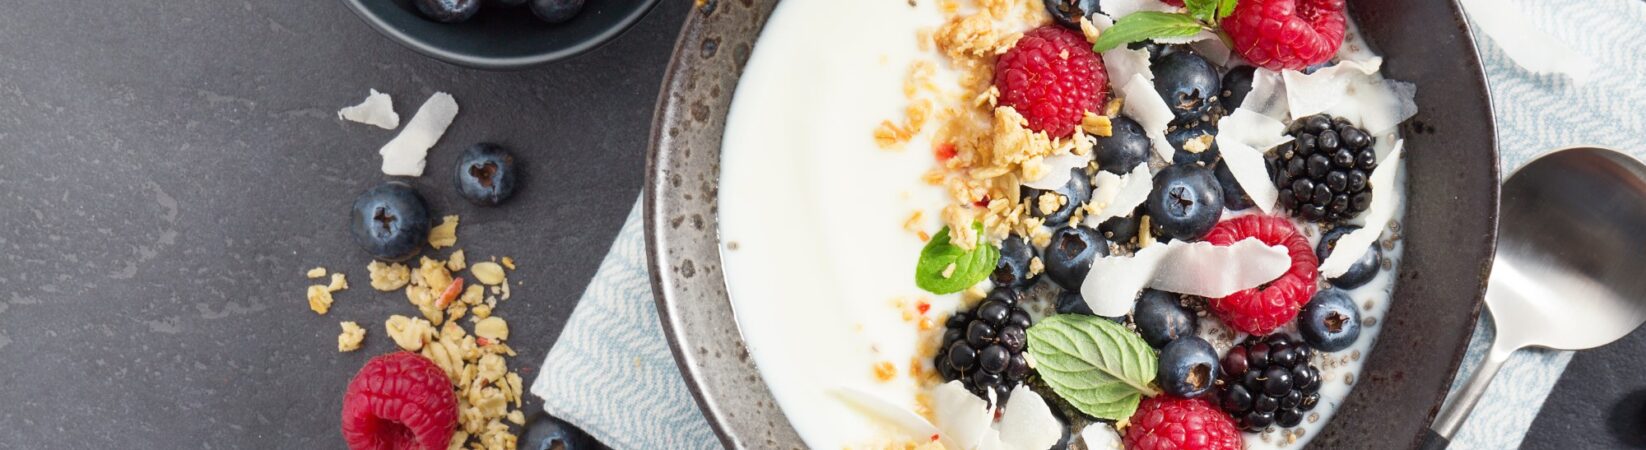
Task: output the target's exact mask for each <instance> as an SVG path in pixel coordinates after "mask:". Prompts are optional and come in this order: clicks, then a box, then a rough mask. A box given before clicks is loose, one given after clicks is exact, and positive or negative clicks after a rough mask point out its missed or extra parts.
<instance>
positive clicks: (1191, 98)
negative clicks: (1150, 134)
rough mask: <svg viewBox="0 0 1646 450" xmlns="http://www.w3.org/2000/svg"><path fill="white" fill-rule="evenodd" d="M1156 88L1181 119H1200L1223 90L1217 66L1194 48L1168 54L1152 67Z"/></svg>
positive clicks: (1214, 103) (1209, 109) (1179, 119)
mask: <svg viewBox="0 0 1646 450" xmlns="http://www.w3.org/2000/svg"><path fill="white" fill-rule="evenodd" d="M1151 68H1152V69H1153V70H1154V89H1155V92H1157V93H1159V94H1160V98H1161V99H1164V100H1166V106H1167V107H1169V108H1171V110H1172V114H1174V115H1175V116H1176V117H1177V120H1178V121H1190V120H1196V119H1200V118H1201V117H1202V116H1204V115H1206V113H1208V112H1210V111H1211V109H1212V107H1213V106H1215V105H1217V103H1218V100H1217V95H1218V94H1219V93H1221V92H1222V91H1223V88H1222V83H1223V82H1222V80H1221V79H1220V78H1219V77H1218V75H1217V68H1216V67H1213V66H1212V63H1211V62H1208V61H1206V58H1202V57H1200V55H1197V54H1195V53H1194V52H1191V51H1176V52H1171V53H1167V54H1165V55H1162V56H1161V57H1160V60H1159V61H1157V62H1155V63H1154V64H1153V67H1151Z"/></svg>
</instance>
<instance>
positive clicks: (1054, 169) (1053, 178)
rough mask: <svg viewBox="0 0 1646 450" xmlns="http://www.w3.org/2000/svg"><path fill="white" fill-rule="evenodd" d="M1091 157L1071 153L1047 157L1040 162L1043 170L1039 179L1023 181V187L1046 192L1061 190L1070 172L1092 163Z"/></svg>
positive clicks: (1089, 154)
mask: <svg viewBox="0 0 1646 450" xmlns="http://www.w3.org/2000/svg"><path fill="white" fill-rule="evenodd" d="M1091 155H1092V154H1091V153H1090V152H1087V153H1086V155H1085V156H1081V155H1076V154H1073V153H1066V154H1062V155H1053V156H1048V157H1046V158H1044V159H1042V160H1041V164H1042V165H1044V166H1045V170H1044V171H1042V172H1041V176H1040V179H1038V180H1029V181H1024V182H1023V185H1024V186H1028V187H1032V188H1035V189H1040V190H1046V191H1050V190H1055V189H1058V188H1061V187H1063V185H1065V184H1068V183H1069V177H1070V176H1071V175H1070V171H1071V170H1073V169H1075V168H1080V167H1086V164H1089V163H1091V162H1092V158H1091Z"/></svg>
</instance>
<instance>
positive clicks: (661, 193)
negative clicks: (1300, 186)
mask: <svg viewBox="0 0 1646 450" xmlns="http://www.w3.org/2000/svg"><path fill="white" fill-rule="evenodd" d="M717 3H718V4H720V5H721V6H720V7H719V8H720V9H725V8H726V7H727V6H733V7H736V6H737V5H733V3H734V2H727V1H716V0H709V1H708V2H706V3H704V2H700V3H699V5H700V6H699V7H698V8H697V10H698V11H696V12H697V14H689V15H688V17H687V18H686V20H685V24H684V26H683V27H682V29H681V31H680V33H679V37H678V39H677V41H676V46H675V49H674V53H673V54H672V56H671V59H670V63H669V66H668V68H667V69H666V71H665V75H664V78H663V80H662V89H660V91H659V94H658V102H657V108H656V110H655V111H654V117H653V123H652V127H651V135H650V139H651V140H650V144H649V148H648V153H647V167H646V177H647V178H646V182H645V184H644V191H643V193H642V202H643V205H642V208H643V211H644V212H643V216H644V217H643V223H642V225H643V227H644V234H645V238H646V244H647V246H646V257H647V264H648V277H649V280H650V282H651V283H650V284H651V288H652V293H653V296H654V301H655V305H656V307H657V311H658V316H659V320H660V321H661V322H662V329H663V332H664V334H665V337H666V339H667V341H668V343H669V346H670V350H671V352H672V353H673V354H674V356H675V362H676V364H677V366H678V368H679V369H680V372H681V374H682V377H683V379H684V380H683V381H684V382H685V383H686V385H687V387H688V390H689V391H690V393H691V395H692V397H693V399H694V400H696V402H697V405H698V408H699V410H700V412H701V413H702V414H703V416H704V418H705V419H706V420H707V422H708V423H709V425H710V427H711V428H712V429H713V431H714V432H715V434H716V435H717V436H718V437H719V438H720V441H721V443H722V445H724V446H725V447H727V448H778V447H783V446H788V445H790V444H789V443H791V442H797V443H798V442H802V441H800V440H799V435H798V433H797V432H796V431H795V430H794V428H793V426H792V425H791V424H790V423H789V422H788V420H787V416H786V415H785V414H783V412H782V410H781V409H780V408H779V406H778V405H777V404H776V402H775V400H774V398H773V397H772V394H771V393H770V391H769V388H768V387H767V386H766V384H765V381H764V379H763V376H762V375H761V374H760V373H759V372H758V369H757V368H756V367H755V364H754V362H753V361H752V359H751V358H750V356H749V353H748V351H747V348H746V347H745V346H744V344H743V341H742V334H741V330H740V329H739V328H738V327H737V325H736V324H735V323H732V324H730V325H729V326H728V325H726V324H725V323H724V320H723V319H724V318H725V317H732V318H734V319H735V317H736V315H735V311H733V310H731V306H730V301H729V297H728V296H727V293H726V287H725V284H724V277H723V273H721V272H720V267H721V266H720V258H721V254H720V252H721V251H722V248H721V246H720V237H719V235H718V232H719V230H718V224H717V222H718V215H717V211H718V208H717V206H716V202H717V195H718V173H719V160H718V155H719V150H720V149H719V148H718V142H719V140H718V137H716V138H715V139H714V140H713V142H714V143H715V144H714V145H715V147H714V148H702V147H698V148H695V149H694V147H692V146H690V145H685V144H683V143H682V142H680V141H685V143H686V144H689V143H690V141H691V139H692V137H695V136H697V135H702V134H705V133H704V132H702V131H701V130H700V129H703V128H714V129H719V128H720V127H723V126H724V120H725V116H726V114H725V112H726V111H721V110H719V108H720V107H715V108H714V109H711V108H710V107H709V105H706V104H705V100H709V102H708V103H711V104H712V103H713V102H719V101H725V102H726V103H728V104H729V102H730V100H729V99H723V98H722V97H721V96H722V95H727V96H729V95H731V93H732V92H733V90H734V89H735V87H736V82H737V80H738V79H739V78H740V74H741V72H742V69H743V66H744V65H745V64H746V63H747V60H748V58H749V56H750V53H751V52H752V44H753V41H754V40H755V39H756V38H757V37H758V35H759V32H760V31H761V30H762V29H763V28H764V25H765V19H766V18H769V15H770V12H771V11H769V10H768V11H765V12H764V13H762V14H759V17H760V19H761V20H759V21H758V22H757V23H754V24H752V25H751V24H747V23H738V24H734V25H726V24H725V22H728V21H718V22H720V23H716V21H713V20H710V19H712V18H714V16H715V15H716V13H717V10H716V6H715V5H716V4H717ZM738 3H742V5H741V7H743V8H744V9H755V8H762V7H765V8H770V7H773V6H775V4H773V5H767V2H764V1H744V2H738ZM1444 5H1445V6H1442V8H1448V9H1449V10H1450V11H1451V12H1452V13H1453V14H1452V16H1451V17H1447V18H1445V19H1443V20H1447V21H1450V22H1454V23H1453V24H1452V25H1454V26H1456V27H1457V30H1458V32H1459V33H1460V36H1461V39H1460V41H1461V43H1460V45H1461V50H1462V52H1461V53H1462V54H1461V55H1458V56H1460V57H1462V58H1466V64H1467V65H1468V66H1469V69H1468V70H1469V72H1470V73H1468V76H1470V78H1473V80H1471V82H1473V83H1474V84H1476V85H1477V87H1478V89H1470V92H1473V93H1474V94H1477V95H1479V97H1480V99H1481V103H1482V104H1483V105H1482V106H1484V108H1482V109H1481V111H1480V112H1481V113H1483V114H1484V117H1483V119H1484V120H1481V121H1479V122H1480V125H1479V126H1480V127H1483V128H1484V130H1483V132H1484V134H1485V139H1487V141H1486V142H1484V143H1483V146H1484V147H1486V148H1485V150H1484V152H1485V153H1487V154H1489V155H1490V157H1491V162H1490V163H1489V164H1487V167H1486V168H1485V169H1486V171H1485V172H1483V173H1479V174H1477V175H1478V176H1475V177H1471V178H1475V180H1473V181H1472V184H1470V186H1475V184H1473V182H1483V181H1482V180H1479V178H1489V179H1490V180H1492V181H1493V183H1491V185H1490V187H1485V186H1484V185H1481V186H1479V187H1481V188H1482V191H1481V192H1480V193H1479V194H1478V197H1479V198H1474V199H1472V200H1480V201H1486V202H1489V204H1485V205H1473V206H1474V207H1476V208H1478V209H1479V211H1478V212H1479V213H1480V214H1481V217H1479V218H1478V219H1479V220H1478V221H1479V222H1485V224H1486V225H1485V228H1484V229H1483V230H1479V231H1472V228H1471V231H1469V232H1470V233H1480V234H1477V235H1473V236H1469V237H1471V238H1473V240H1472V241H1468V242H1465V243H1462V244H1459V245H1464V246H1467V247H1466V248H1467V249H1468V250H1469V251H1467V252H1465V253H1467V254H1468V256H1465V257H1463V258H1464V259H1467V260H1468V261H1467V262H1475V263H1478V266H1470V267H1467V268H1466V271H1467V272H1469V273H1470V274H1471V275H1470V276H1467V277H1466V278H1468V279H1470V280H1473V281H1474V283H1473V284H1468V282H1467V281H1460V282H1458V283H1454V284H1455V286H1450V287H1452V288H1455V289H1453V290H1455V291H1457V292H1456V293H1457V294H1466V295H1469V298H1468V299H1467V302H1468V303H1467V304H1466V305H1464V306H1463V307H1462V309H1461V310H1458V309H1456V308H1452V309H1450V310H1451V312H1453V313H1457V314H1460V315H1465V316H1466V319H1467V324H1468V325H1466V328H1462V329H1460V330H1458V331H1459V332H1460V333H1461V339H1462V340H1461V342H1459V343H1458V344H1457V345H1456V348H1448V349H1445V351H1443V352H1442V353H1446V354H1448V356H1449V358H1448V359H1447V360H1445V361H1442V362H1436V363H1435V366H1436V367H1437V368H1438V371H1439V372H1440V373H1441V375H1442V376H1444V377H1445V381H1446V382H1445V383H1443V384H1445V385H1448V386H1449V385H1450V381H1454V379H1455V378H1456V375H1457V371H1458V368H1459V365H1460V364H1461V363H1462V359H1463V354H1464V351H1465V350H1466V348H1467V344H1468V342H1469V340H1470V339H1471V336H1472V335H1473V334H1474V330H1475V324H1476V323H1478V320H1479V314H1480V312H1481V309H1482V308H1483V305H1484V301H1483V299H1484V294H1485V289H1486V282H1485V280H1486V277H1487V275H1488V274H1489V273H1490V270H1491V255H1492V253H1493V252H1494V251H1495V246H1496V231H1497V223H1498V216H1497V214H1498V210H1497V200H1498V196H1499V188H1500V187H1501V180H1502V176H1501V175H1502V174H1501V170H1502V168H1501V159H1500V154H1499V151H1498V150H1499V149H1498V143H1499V141H1498V139H1497V133H1496V129H1497V124H1496V121H1495V115H1494V114H1493V113H1492V111H1493V109H1494V105H1493V104H1492V101H1491V95H1490V94H1491V89H1490V85H1489V79H1487V77H1486V73H1485V66H1484V64H1483V63H1482V61H1481V58H1480V54H1479V48H1478V46H1477V44H1476V42H1474V39H1473V33H1472V31H1471V27H1470V24H1469V23H1468V21H1467V20H1465V19H1463V16H1462V14H1463V13H1462V10H1461V8H1460V7H1459V5H1458V3H1457V0H1448V1H1446V2H1445V3H1444ZM725 27H741V28H735V31H737V32H747V33H752V34H754V35H755V37H743V36H739V35H737V34H736V33H735V32H727V30H723V29H721V28H725ZM745 38H746V39H747V40H746V41H745V40H744V39H745ZM710 44H718V47H721V48H726V47H732V46H733V45H734V44H735V45H736V51H735V52H725V51H722V52H720V53H721V54H722V55H723V54H725V53H733V54H734V56H733V57H734V58H736V59H735V60H734V63H733V67H732V70H734V72H733V73H734V74H738V75H739V76H731V77H725V76H723V75H719V74H717V73H715V72H714V69H713V68H710V69H705V70H697V69H700V68H699V67H694V64H698V63H703V62H704V60H709V59H712V58H713V57H714V56H715V54H714V49H713V48H710V46H709V45H710ZM1372 45H1373V46H1374V47H1376V45H1377V43H1376V42H1373V43H1372ZM699 65H706V64H699ZM719 78H731V83H730V84H729V85H727V84H726V82H725V81H724V80H722V79H719ZM703 84H708V85H710V86H712V87H713V90H712V94H711V95H712V98H709V99H705V98H702V97H693V96H689V95H684V94H682V93H681V92H679V91H680V89H676V88H684V89H685V90H688V91H708V90H709V89H710V88H706V87H703V86H701V85H703ZM723 91H724V92H723ZM1475 91H1478V92H1475ZM1420 92H1421V91H1420ZM696 93H697V94H702V92H696ZM1465 94H1467V93H1465ZM716 121H718V125H716ZM683 125H684V126H683ZM1428 131H1429V132H1430V133H1433V128H1432V127H1430V128H1429V129H1428ZM1407 133H1413V131H1411V130H1407ZM714 135H715V136H718V133H717V132H716V133H715V134H714ZM699 144H702V145H705V146H707V144H704V143H701V142H699ZM694 150H696V151H697V152H698V153H699V154H698V156H697V158H693V155H692V154H693V153H694ZM706 156H713V157H714V158H713V159H714V160H713V161H708V162H703V161H697V162H693V161H692V160H693V159H697V160H703V159H707V157H706ZM690 166H703V167H698V168H693V167H690ZM702 172H708V174H709V178H707V179H701V178H687V179H685V180H682V176H685V177H698V176H701V175H702ZM699 182H701V183H702V184H701V185H698V184H697V183H699ZM1407 184H1408V186H1410V185H1411V184H1412V180H1411V179H1408V180H1407ZM694 195H695V196H698V198H694ZM1414 207H1415V206H1414V200H1412V199H1409V200H1408V201H1407V205H1406V209H1407V211H1408V213H1410V212H1411V211H1412V208H1414ZM698 214H701V215H702V216H703V217H698ZM1428 215H1429V216H1434V214H1432V213H1431V214H1428ZM688 216H690V217H691V218H692V220H691V221H690V222H686V223H687V224H691V225H695V226H690V227H689V226H682V221H684V219H686V218H687V217H688ZM1409 220H1410V219H1407V220H1403V221H1402V223H1401V225H1402V226H1405V225H1407V221H1409ZM692 222H696V223H695V224H693V223H692ZM704 223H707V225H706V226H705V225H704ZM694 228H695V229H694ZM1426 247H1436V246H1435V245H1432V244H1431V245H1427V246H1426ZM1437 253H1439V252H1437ZM1477 253H1483V254H1484V255H1483V260H1481V261H1476V259H1478V258H1475V256H1476V255H1475V254H1477ZM1408 256H1411V255H1408ZM1425 256H1427V255H1425ZM692 258H699V259H696V260H695V261H696V263H695V266H696V267H693V266H694V260H693V259H692ZM1428 258H1436V257H1433V256H1428ZM1438 258H1439V259H1446V258H1448V257H1446V256H1440V257H1438ZM1408 267H1411V266H1410V265H1403V266H1402V270H1401V271H1400V273H1399V275H1400V276H1401V277H1402V278H1407V277H1408V275H1409V274H1408V273H1407V270H1406V269H1407V268H1408ZM1412 270H1416V268H1412ZM1472 274H1478V275H1472ZM693 275H697V276H696V277H695V278H694V277H693ZM1410 275H1413V276H1415V275H1416V274H1410ZM1414 288H1417V286H1414V285H1413V283H1409V282H1408V283H1399V284H1397V285H1396V291H1395V292H1394V295H1395V296H1402V293H1403V292H1406V291H1411V290H1418V291H1422V290H1423V289H1420V288H1418V289H1414ZM1419 295H1426V294H1419ZM705 296H707V297H717V299H708V300H705V299H694V298H696V297H705ZM1405 303H1411V302H1405ZM1399 305H1401V303H1397V304H1396V308H1394V309H1392V310H1391V311H1390V314H1391V315H1390V317H1387V318H1386V319H1394V318H1395V317H1394V316H1393V314H1394V313H1395V312H1396V311H1398V310H1402V309H1404V308H1400V307H1399ZM703 309H708V310H712V311H709V312H705V311H703ZM715 312H718V313H719V314H723V315H722V316H719V317H716V319H720V322H711V321H704V320H701V319H692V318H691V317H692V316H702V315H704V314H710V313H715ZM1455 318H1456V317H1454V319H1455ZM1448 323H1449V322H1448ZM728 337H730V339H728ZM712 338H719V339H718V340H717V339H712ZM725 341H730V343H729V344H728V343H727V342H725ZM1391 345H1392V343H1391ZM1391 345H1384V348H1391ZM722 352H724V353H726V354H725V355H724V356H723V355H722ZM1394 353H1395V352H1392V351H1383V352H1372V354H1371V355H1370V357H1371V358H1378V357H1379V356H1380V355H1381V356H1382V357H1392V355H1393V354H1394ZM1367 364H1368V368H1369V369H1368V370H1366V371H1363V373H1362V374H1361V375H1362V377H1368V376H1369V377H1371V378H1370V379H1371V380H1373V381H1377V380H1376V378H1377V377H1379V376H1380V375H1383V378H1385V380H1387V379H1388V378H1390V377H1389V376H1387V375H1389V374H1379V373H1374V372H1373V371H1371V369H1370V368H1371V367H1373V366H1372V365H1371V364H1372V362H1371V361H1368V363H1367ZM1403 377H1404V372H1403V371H1402V370H1398V369H1397V370H1395V371H1394V374H1393V378H1395V379H1400V378H1403ZM1360 384H1368V383H1359V384H1357V389H1355V390H1354V391H1352V392H1351V393H1350V397H1349V398H1348V399H1347V400H1346V401H1347V402H1348V403H1349V404H1350V405H1351V406H1353V405H1354V403H1355V402H1356V401H1358V402H1359V403H1361V404H1365V403H1367V402H1366V401H1365V400H1364V399H1360V398H1359V397H1364V396H1365V395H1370V393H1369V391H1370V390H1373V389H1372V388H1373V386H1360ZM1370 384H1372V385H1374V386H1375V385H1377V383H1370ZM1447 393H1448V389H1447V388H1445V387H1444V386H1442V387H1440V388H1439V389H1438V390H1437V391H1434V392H1430V391H1428V390H1427V389H1425V390H1423V391H1422V392H1419V393H1417V394H1414V396H1416V397H1420V398H1419V399H1417V400H1419V401H1421V402H1422V403H1425V404H1427V407H1426V409H1425V410H1421V411H1412V412H1413V413H1415V415H1413V416H1411V417H1421V419H1422V424H1423V429H1427V427H1428V426H1429V424H1430V422H1431V421H1432V420H1433V418H1434V416H1435V414H1436V413H1437V412H1438V409H1439V408H1440V406H1441V405H1442V403H1443V402H1444V401H1445V399H1446V396H1447ZM1362 406H1363V405H1362ZM1336 422H1337V421H1334V424H1336ZM1341 428H1350V427H1344V426H1341V425H1340V426H1336V427H1334V426H1328V427H1327V428H1326V430H1325V431H1327V433H1326V435H1324V436H1316V437H1317V439H1315V441H1314V443H1311V446H1319V445H1322V444H1324V445H1326V446H1333V445H1347V446H1349V447H1364V448H1386V447H1413V448H1415V447H1416V445H1417V444H1418V439H1419V438H1420V437H1421V434H1413V435H1412V436H1409V441H1403V437H1402V436H1393V435H1388V434H1387V433H1388V432H1390V431H1393V430H1388V429H1365V427H1353V428H1354V429H1353V430H1347V431H1344V430H1339V432H1333V430H1334V429H1341ZM1399 431H1402V432H1404V431H1415V430H1406V429H1405V428H1401V429H1400V430H1399ZM1345 434H1347V435H1351V436H1354V435H1359V436H1381V438H1380V439H1376V440H1375V441H1377V442H1370V441H1360V442H1351V443H1345V442H1341V441H1340V440H1338V439H1337V438H1339V437H1342V436H1341V435H1345ZM801 445H802V446H797V447H794V448H804V447H803V444H801Z"/></svg>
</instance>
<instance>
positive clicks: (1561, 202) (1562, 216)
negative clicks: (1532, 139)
mask: <svg viewBox="0 0 1646 450" xmlns="http://www.w3.org/2000/svg"><path fill="white" fill-rule="evenodd" d="M1502 202H1503V203H1502V214H1501V216H1500V217H1501V220H1500V221H1499V223H1498V244H1497V256H1496V257H1495V258H1494V259H1493V262H1492V274H1491V278H1490V280H1488V281H1487V288H1486V307H1487V308H1488V309H1489V310H1490V311H1491V313H1492V323H1493V324H1494V328H1496V330H1497V338H1496V339H1495V340H1494V341H1492V346H1491V348H1490V349H1489V350H1488V351H1487V352H1486V358H1485V359H1484V360H1483V361H1481V363H1480V367H1478V368H1476V369H1475V372H1474V375H1473V376H1471V377H1470V378H1469V383H1468V384H1467V385H1465V386H1464V388H1463V391H1462V392H1460V393H1458V394H1457V397H1455V398H1453V399H1452V401H1450V402H1448V403H1447V404H1446V405H1445V407H1443V408H1442V409H1441V411H1440V416H1439V417H1437V418H1435V421H1434V424H1433V425H1431V426H1430V428H1429V433H1427V434H1426V435H1425V436H1424V439H1423V444H1422V448H1424V449H1442V448H1445V447H1446V446H1447V445H1448V444H1450V442H1451V439H1452V436H1453V434H1455V433H1457V429H1458V427H1459V426H1461V425H1462V424H1463V420H1464V419H1466V418H1468V416H1469V412H1470V411H1472V410H1474V407H1475V403H1476V402H1478V401H1479V400H1480V395H1481V394H1483V393H1485V392H1486V387H1487V386H1489V385H1491V384H1492V378H1493V377H1495V376H1497V372H1498V369H1500V368H1502V367H1503V362H1504V361H1507V360H1508V359H1509V355H1510V354H1511V353H1514V352H1515V351H1516V350H1519V349H1521V348H1525V347H1542V348H1548V349H1554V350H1583V349H1588V348H1594V347H1598V346H1601V345H1606V344H1608V343H1611V342H1612V341H1615V340H1618V339H1619V338H1622V337H1623V336H1624V335H1627V334H1629V332H1631V331H1634V329H1635V328H1637V327H1639V326H1640V324H1641V322H1643V321H1646V273H1642V269H1641V268H1642V267H1646V164H1642V163H1641V162H1640V161H1639V160H1637V159H1635V158H1633V157H1630V156H1629V155H1625V154H1623V153H1620V152H1618V151H1615V150H1608V149H1603V148H1594V147H1574V148H1567V149H1562V150H1556V151H1554V152H1550V153H1547V154H1544V155H1542V156H1539V157H1537V158H1536V159H1534V160H1532V161H1530V162H1527V163H1526V165H1525V166H1522V167H1521V168H1520V169H1519V170H1517V171H1515V173H1514V174H1512V175H1510V176H1509V179H1508V181H1505V182H1504V183H1503V197H1502Z"/></svg>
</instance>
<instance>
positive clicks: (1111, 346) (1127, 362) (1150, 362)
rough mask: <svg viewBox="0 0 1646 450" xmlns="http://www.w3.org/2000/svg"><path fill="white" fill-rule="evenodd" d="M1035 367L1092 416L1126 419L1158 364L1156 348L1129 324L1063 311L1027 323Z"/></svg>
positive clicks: (1054, 387)
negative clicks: (1128, 325)
mask: <svg viewBox="0 0 1646 450" xmlns="http://www.w3.org/2000/svg"><path fill="white" fill-rule="evenodd" d="M1028 335H1029V355H1030V356H1033V357H1034V361H1035V372H1037V373H1039V374H1040V378H1041V379H1042V380H1044V381H1045V382H1046V385H1048V386H1051V388H1052V391H1053V392H1056V393H1057V396H1058V397H1062V398H1063V399H1064V400H1067V401H1068V402H1069V404H1070V405H1073V406H1074V407H1075V408H1076V409H1079V410H1080V412H1083V413H1086V414H1087V415H1090V416H1092V417H1096V418H1099V419H1108V420H1122V419H1126V418H1128V417H1131V416H1132V413H1133V412H1136V411H1137V403H1138V402H1140V401H1142V400H1143V396H1145V395H1148V396H1153V395H1157V394H1159V393H1160V391H1159V390H1158V389H1155V388H1154V387H1153V386H1150V385H1149V383H1150V382H1151V381H1154V377H1155V370H1156V368H1157V366H1156V364H1158V362H1157V361H1156V359H1155V358H1156V356H1155V352H1154V349H1152V348H1149V343H1148V342H1144V341H1143V337H1141V336H1138V335H1137V333H1135V332H1133V331H1131V330H1128V329H1126V327H1125V326H1122V325H1120V324H1117V323H1114V322H1111V321H1109V320H1108V319H1104V318H1101V317H1097V316H1087V315H1080V314H1059V315H1056V316H1051V317H1047V318H1045V319H1043V320H1041V321H1040V322H1039V323H1036V324H1034V326H1031V327H1029V330H1028Z"/></svg>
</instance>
